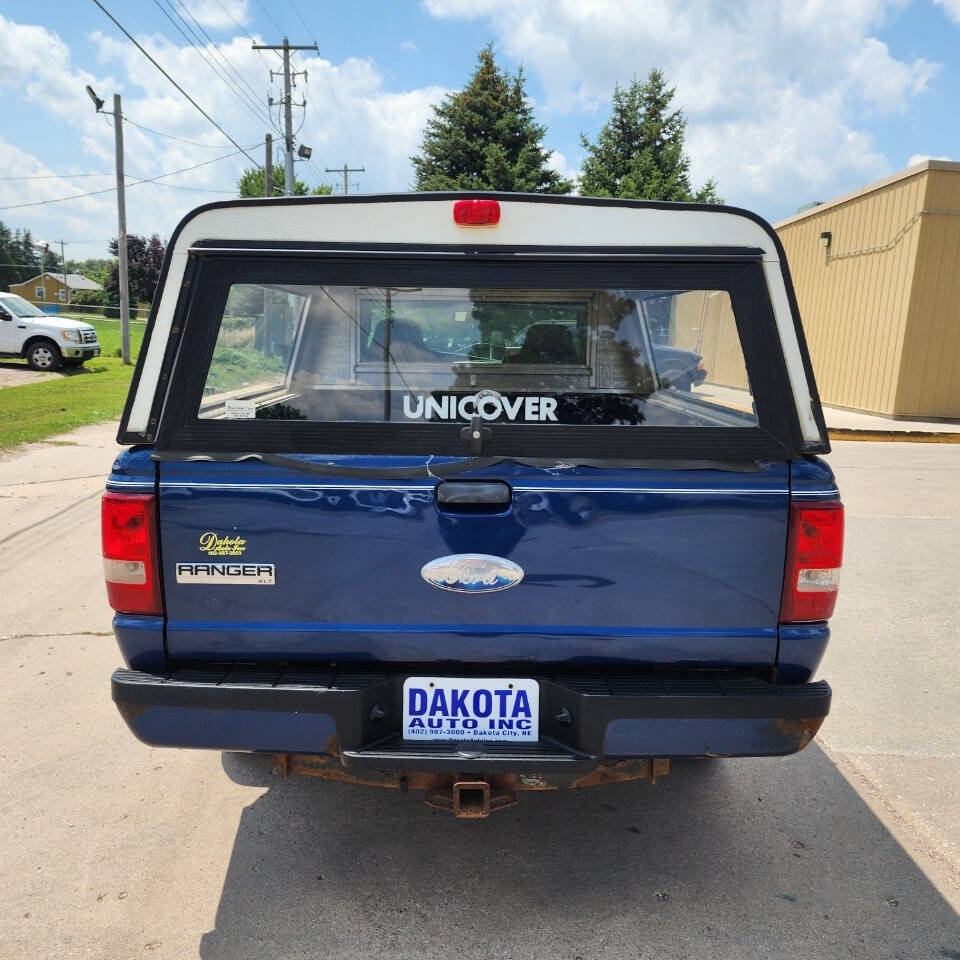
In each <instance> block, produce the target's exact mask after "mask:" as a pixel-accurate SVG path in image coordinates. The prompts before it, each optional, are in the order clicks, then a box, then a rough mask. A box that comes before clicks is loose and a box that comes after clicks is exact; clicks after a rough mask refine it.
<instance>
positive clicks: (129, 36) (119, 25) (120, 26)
mask: <svg viewBox="0 0 960 960" xmlns="http://www.w3.org/2000/svg"><path fill="white" fill-rule="evenodd" d="M93 2H94V3H95V4H96V5H97V6H98V7H99V8H100V9H101V10H102V11H103V12H104V13H105V14H106V15H107V16H108V17H109V18H110V19H111V20H112V21H113V22H114V24H115V25H116V27H117V29H118V30H120V31H121V32H122V33H123V35H124V36H125V37H126V38H127V39H128V40H129V41H130V42H131V43H132V44H133V45H134V46H135V47H136V48H137V49H138V50H139V51H140V52H141V53H142V54H143V55H144V56H145V57H146V58H147V59H148V60H149V61H150V62H151V63H152V64H153V65H154V66H155V67H156V68H157V69H158V70H159V71H160V72H161V73H162V74H163V75H164V76H165V77H166V78H167V79H168V80H169V81H170V82H171V83H172V84H173V85H174V86H175V87H176V88H177V90H179V91H180V93H182V94H183V95H184V96H185V97H186V98H187V100H189V101H190V103H192V104H193V106H194V107H196V108H197V110H199V111H200V113H201V114H203V116H204V117H206V119H207V120H209V121H210V122H211V123H212V124H213V125H214V126H215V127H216V128H217V129H218V130H219V131H220V132H221V133H222V134H223V135H224V136H225V137H226V138H227V139H228V140H229V141H230V142H231V143H232V144H233V145H234V146H235V147H236V148H237V149H238V150H239V151H240V152H241V153H242V154H243V155H244V156H245V157H246V158H247V159H248V160H249V161H250V162H251V163H252V164H253V165H254V166H255V167H256V168H257V169H260V168H261V165H260V163H258V162H257V161H256V160H254V159H253V157H251V156H250V154H249V153H247V151H246V150H244V148H243V147H241V146H240V144H239V143H237V141H236V140H234V139H233V137H231V136H230V134H229V133H227V131H226V130H224V129H223V127H221V126H220V124H219V123H217V121H216V120H214V119H213V117H211V116H210V114H209V113H207V111H206V110H204V109H203V107H201V106H200V104H199V103H197V101H196V100H194V99H193V97H191V96H190V94H189V93H187V91H186V90H184V89H183V87H181V86H180V84H179V83H177V81H176V80H174V79H173V77H171V76H170V74H169V73H167V71H166V70H164V69H163V67H161V66H160V64H159V63H157V61H156V60H154V58H153V57H152V56H150V54H149V53H147V51H146V50H145V49H144V48H143V47H142V46H141V45H140V44H139V43H138V42H137V41H136V40H135V39H134V37H133V35H132V34H131V33H130V31H129V30H127V28H126V27H125V26H124V25H123V24H122V23H120V21H119V20H118V19H117V18H116V17H115V16H114V15H113V14H112V13H111V12H110V11H109V10H108V9H107V8H106V7H105V6H104V5H103V4H102V3H101V2H100V0H93ZM3 209H11V208H9V207H5V208H3Z"/></svg>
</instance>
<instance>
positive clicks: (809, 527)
mask: <svg viewBox="0 0 960 960" xmlns="http://www.w3.org/2000/svg"><path fill="white" fill-rule="evenodd" d="M842 562H843V504H842V503H839V502H837V501H831V502H829V503H791V504H790V529H789V531H788V533H787V566H786V572H785V574H784V579H783V600H782V602H781V604H780V621H781V623H796V622H798V621H810V620H827V619H829V618H830V616H831V615H832V614H833V608H834V607H835V606H836V604H837V587H838V586H839V583H840V566H841V564H842Z"/></svg>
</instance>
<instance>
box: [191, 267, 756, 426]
mask: <svg viewBox="0 0 960 960" xmlns="http://www.w3.org/2000/svg"><path fill="white" fill-rule="evenodd" d="M198 414H199V417H200V418H201V419H220V418H227V419H237V418H239V419H246V418H254V417H255V418H257V419H267V420H269V419H282V420H307V421H314V422H325V423H350V422H384V421H388V422H402V423H416V422H457V421H459V422H467V421H469V420H470V419H471V418H472V417H473V416H476V415H479V416H480V417H481V418H482V419H484V420H486V421H491V422H503V423H523V424H576V425H591V424H593V425H608V426H609V425H638V424H650V425H655V426H732V427H744V426H754V425H756V423H757V418H756V415H755V412H754V406H753V399H752V396H751V393H750V384H749V381H748V378H747V373H746V366H745V363H744V359H743V352H742V350H741V347H740V340H739V337H738V334H737V325H736V321H735V318H734V314H733V308H732V305H731V300H730V296H729V294H728V293H727V292H726V291H725V290H624V289H584V290H569V289H564V290H546V289H545V290H535V289H496V288H492V287H491V288H475V287H471V288H463V289H457V288H439V287H438V288H429V287H373V286H370V287H368V286H333V285H316V286H313V285H302V284H301V285H271V284H255V283H235V284H233V285H231V287H230V289H229V294H228V296H227V301H226V305H225V307H224V310H223V315H222V317H221V319H220V327H219V332H218V335H217V340H216V345H215V348H214V352H213V357H212V360H211V362H210V367H209V370H208V373H207V377H206V382H205V386H204V391H203V397H202V399H201V403H200V409H199V411H198Z"/></svg>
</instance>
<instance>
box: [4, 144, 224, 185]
mask: <svg viewBox="0 0 960 960" xmlns="http://www.w3.org/2000/svg"><path fill="white" fill-rule="evenodd" d="M220 149H221V150H222V149H223V147H221V148H220ZM112 176H113V174H112V173H38V174H35V175H34V176H30V177H0V180H74V179H76V178H77V177H112Z"/></svg>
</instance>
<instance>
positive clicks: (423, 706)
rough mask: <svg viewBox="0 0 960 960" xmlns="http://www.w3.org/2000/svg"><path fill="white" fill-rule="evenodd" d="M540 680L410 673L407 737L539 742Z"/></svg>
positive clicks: (406, 701) (405, 711)
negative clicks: (418, 675) (492, 678)
mask: <svg viewBox="0 0 960 960" xmlns="http://www.w3.org/2000/svg"><path fill="white" fill-rule="evenodd" d="M539 720H540V686H539V684H538V683H537V681H536V680H510V679H506V680H504V679H497V680H489V679H484V678H477V677H407V679H406V680H405V681H404V684H403V739H404V740H507V741H510V740H512V741H535V740H538V739H539V737H540V729H539V727H540V724H539Z"/></svg>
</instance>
